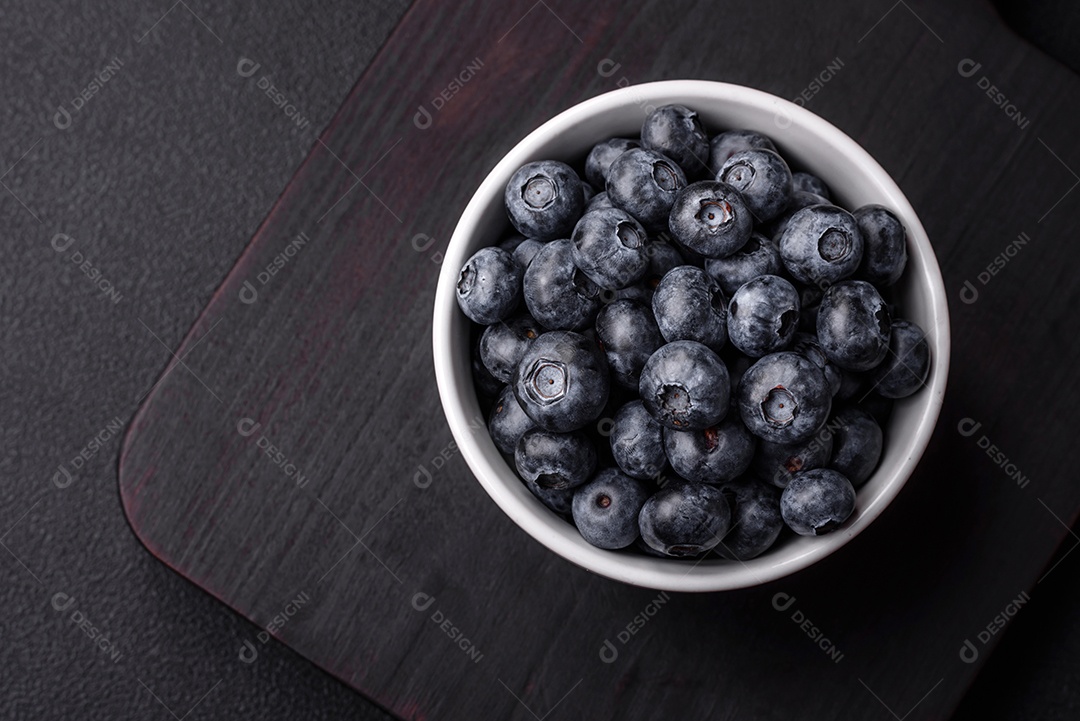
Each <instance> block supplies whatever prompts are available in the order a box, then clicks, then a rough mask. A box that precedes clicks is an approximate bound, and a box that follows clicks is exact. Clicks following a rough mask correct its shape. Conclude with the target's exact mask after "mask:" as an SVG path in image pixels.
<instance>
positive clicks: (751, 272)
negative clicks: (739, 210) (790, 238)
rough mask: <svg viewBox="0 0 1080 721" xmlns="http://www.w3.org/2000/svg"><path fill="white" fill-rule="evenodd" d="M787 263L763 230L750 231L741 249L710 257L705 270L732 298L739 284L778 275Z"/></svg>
mask: <svg viewBox="0 0 1080 721" xmlns="http://www.w3.org/2000/svg"><path fill="white" fill-rule="evenodd" d="M783 269H784V266H783V264H782V263H781V262H780V251H779V250H778V249H777V247H776V244H775V243H773V242H772V241H771V240H769V239H768V238H766V237H765V236H764V235H761V234H760V233H751V234H750V238H749V240H747V241H746V243H744V244H743V246H742V247H741V248H739V249H738V250H737V251H735V252H734V253H732V254H731V255H729V256H727V257H726V258H709V259H707V260H706V261H705V272H706V273H708V274H709V275H710V276H712V279H713V280H715V281H716V282H717V283H718V284H719V285H720V289H721V290H723V291H724V293H726V294H727V295H728V296H729V297H730V296H732V295H734V294H735V291H737V290H738V289H739V287H740V286H741V285H742V284H743V283H746V282H748V281H751V280H753V279H754V278H757V277H758V276H759V275H779V274H780V273H781V272H783Z"/></svg>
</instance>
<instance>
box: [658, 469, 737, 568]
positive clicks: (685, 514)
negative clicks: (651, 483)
mask: <svg viewBox="0 0 1080 721" xmlns="http://www.w3.org/2000/svg"><path fill="white" fill-rule="evenodd" d="M638 525H639V527H640V530H641V537H642V538H643V539H644V540H645V543H647V544H648V545H649V547H650V548H652V549H653V550H656V551H659V552H661V553H664V554H666V555H668V556H675V557H677V558H685V557H688V556H696V555H698V554H700V553H704V552H706V551H708V550H710V549H712V548H715V547H716V545H717V544H718V543H720V539H721V538H723V537H724V535H725V534H727V532H728V531H729V530H730V528H731V508H730V507H729V506H728V501H727V499H726V498H725V497H724V494H723V492H721V490H720V489H719V488H717V487H716V486H710V485H707V484H705V483H692V482H690V481H675V482H672V483H669V484H667V485H666V486H664V487H663V488H662V489H660V490H659V491H657V492H656V493H654V494H653V495H652V496H651V497H650V498H649V500H647V501H645V505H644V506H642V508H641V513H640V514H639V515H638Z"/></svg>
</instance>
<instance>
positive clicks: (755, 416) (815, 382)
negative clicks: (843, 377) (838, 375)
mask: <svg viewBox="0 0 1080 721" xmlns="http://www.w3.org/2000/svg"><path fill="white" fill-rule="evenodd" d="M831 407H832V394H831V393H829V384H828V383H827V382H826V381H825V375H824V374H823V373H822V372H821V369H819V368H818V367H817V366H816V365H814V364H813V363H811V362H810V361H808V360H806V359H805V358H803V357H802V356H801V355H799V354H797V353H786V352H785V353H773V354H772V355H767V356H765V357H764V358H762V359H761V360H759V361H758V362H757V363H755V364H754V365H752V366H750V368H749V369H748V370H747V371H746V373H744V374H743V377H742V381H740V383H739V413H740V415H741V416H742V419H743V423H745V424H746V428H747V430H749V431H750V432H751V433H753V434H754V435H756V436H757V437H758V438H761V439H762V440H766V441H772V442H773V443H799V442H801V441H805V440H808V439H809V438H810V436H812V435H814V433H815V432H817V430H818V429H819V428H821V426H822V424H823V423H824V422H825V419H826V418H828V416H829V410H830V408H831Z"/></svg>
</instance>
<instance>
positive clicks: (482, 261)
mask: <svg viewBox="0 0 1080 721" xmlns="http://www.w3.org/2000/svg"><path fill="white" fill-rule="evenodd" d="M457 301H458V306H459V307H460V308H461V311H462V312H463V313H464V314H465V315H467V316H468V317H469V319H470V320H472V321H473V322H474V323H479V324H481V325H489V324H491V323H495V322H497V321H500V320H502V319H503V318H505V317H507V316H508V315H510V314H511V313H513V312H514V310H515V309H516V308H517V307H518V303H519V302H520V301H521V268H519V267H518V265H517V263H515V262H514V257H513V256H512V255H510V254H509V253H507V252H506V251H505V250H503V249H501V248H495V247H488V248H481V249H480V250H478V251H476V253H475V254H474V255H473V257H471V258H469V260H468V261H467V262H466V263H465V265H464V266H462V268H461V274H460V275H459V276H458V282H457Z"/></svg>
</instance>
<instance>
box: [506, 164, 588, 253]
mask: <svg viewBox="0 0 1080 721" xmlns="http://www.w3.org/2000/svg"><path fill="white" fill-rule="evenodd" d="M503 198H504V200H505V203H506V213H507V215H509V216H510V222H511V223H513V225H514V227H515V228H516V229H517V231H518V232H519V233H521V234H522V235H524V236H525V237H527V238H535V239H536V240H555V239H556V238H565V237H567V236H568V235H570V231H571V230H573V229H574V223H576V222H577V220H578V218H580V217H581V213H582V211H584V210H585V194H584V192H583V191H582V189H581V179H580V178H579V177H578V176H577V173H575V172H574V169H573V168H571V167H570V166H569V165H567V164H566V163H560V162H559V161H557V160H540V161H537V162H535V163H526V164H525V165H523V166H521V167H520V168H518V169H517V171H515V172H514V174H513V175H512V176H511V177H510V182H508V183H507V184H506V191H505V193H504V194H503Z"/></svg>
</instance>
